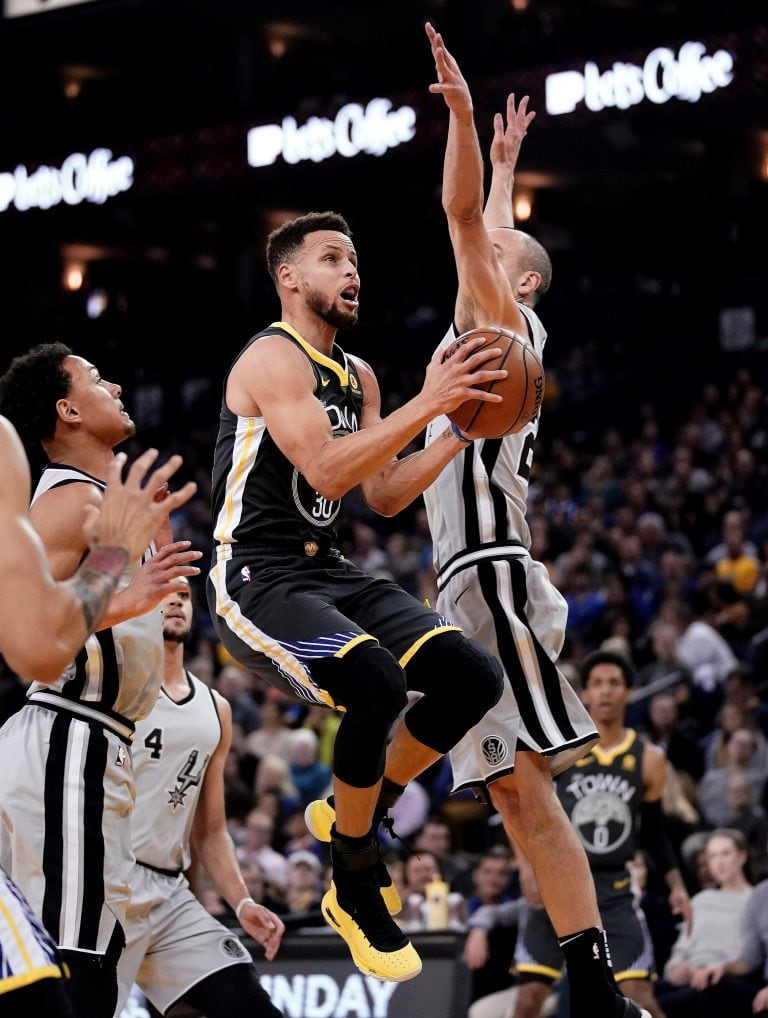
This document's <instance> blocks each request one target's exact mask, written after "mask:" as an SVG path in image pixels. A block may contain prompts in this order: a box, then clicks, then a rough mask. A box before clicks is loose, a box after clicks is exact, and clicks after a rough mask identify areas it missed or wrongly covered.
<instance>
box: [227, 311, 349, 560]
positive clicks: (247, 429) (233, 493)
mask: <svg viewBox="0 0 768 1018" xmlns="http://www.w3.org/2000/svg"><path fill="white" fill-rule="evenodd" d="M275 335H278V336H285V337H286V339H289V340H290V341H291V342H292V343H294V344H295V345H296V346H297V347H298V348H299V349H300V350H301V351H302V352H303V353H304V354H305V355H306V357H307V358H308V360H309V362H310V364H311V366H312V370H313V372H314V375H315V396H316V397H317V399H318V400H320V402H321V403H322V405H323V408H324V410H325V412H326V414H327V415H328V419H329V421H330V422H331V428H332V429H333V434H334V437H338V436H341V435H348V434H350V433H352V432H354V431H357V430H358V429H359V427H360V414H361V411H362V406H363V390H362V385H361V382H360V376H359V375H358V373H357V370H356V368H355V366H354V364H353V362H352V361H351V359H349V358H348V357H347V356H346V354H345V353H344V351H343V350H341V349H340V348H339V347H338V346H334V348H333V357H326V356H325V355H324V354H322V353H320V351H318V350H315V349H314V347H312V346H311V345H310V344H309V343H307V342H306V340H304V339H302V337H301V336H300V335H299V334H298V332H296V331H295V330H294V329H292V328H291V326H290V325H288V324H287V323H286V322H275V323H274V324H272V325H270V326H269V328H267V329H264V331H263V332H260V333H259V334H258V335H257V336H254V337H253V338H252V339H251V340H250V341H249V343H248V344H247V345H246V346H245V348H244V350H247V349H248V347H249V346H251V344H252V343H256V342H258V341H259V340H260V339H263V338H264V336H275ZM243 352H244V351H241V353H240V354H239V355H238V359H239V357H240V356H242V353H243ZM235 363H236V361H235ZM233 366H234V364H233ZM231 370H232V368H230V372H231ZM228 377H229V372H228V373H227V378H228ZM226 386H227V379H226V378H225V380H224V396H223V398H222V404H221V416H220V419H219V434H218V438H217V441H216V448H215V451H214V457H213V490H212V503H213V519H214V539H215V541H216V543H217V545H218V553H219V556H220V557H221V556H222V555H223V557H224V558H229V557H230V555H231V554H232V552H233V550H234V548H235V546H236V545H240V546H241V547H242V548H254V547H257V548H264V547H274V548H278V549H280V548H285V549H293V548H295V547H296V545H297V543H299V542H312V541H314V542H317V543H318V544H326V545H327V544H329V543H333V542H334V541H335V539H336V533H335V531H334V529H333V523H334V521H335V519H336V517H337V516H338V513H339V509H340V508H341V500H340V499H336V500H333V501H331V500H329V499H326V498H324V497H323V496H322V495H321V494H320V493H319V492H317V491H315V490H314V488H312V487H311V486H310V485H309V484H308V482H307V480H306V479H305V477H304V476H303V475H302V474H301V473H299V471H298V470H297V469H296V468H295V467H294V466H293V464H292V463H291V462H290V460H288V458H287V457H286V456H284V455H283V453H282V452H281V451H280V449H279V448H278V447H277V445H276V444H275V442H274V440H273V439H272V436H271V435H270V434H269V431H268V430H267V427H266V423H265V421H264V418H263V417H239V416H238V415H237V414H234V413H232V411H231V410H230V409H229V407H228V406H227V404H226Z"/></svg>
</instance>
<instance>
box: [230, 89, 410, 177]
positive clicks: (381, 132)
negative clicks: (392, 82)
mask: <svg viewBox="0 0 768 1018" xmlns="http://www.w3.org/2000/svg"><path fill="white" fill-rule="evenodd" d="M415 124H416V111H415V110H414V109H413V107H411V106H401V107H400V108H399V109H396V110H394V109H392V103H391V102H390V101H389V99H372V100H371V101H370V102H369V103H368V105H367V106H361V105H360V104H359V103H347V104H346V105H345V106H342V107H341V109H340V110H339V112H338V113H337V114H336V116H335V118H334V119H333V120H329V119H328V118H327V117H310V118H309V120H308V121H307V122H306V123H305V124H302V125H301V126H299V125H298V123H297V122H296V120H295V118H294V117H283V120H282V123H280V124H265V125H264V126H262V127H253V128H251V130H250V131H249V132H248V163H249V164H250V165H251V166H271V165H272V163H274V162H275V160H276V159H278V158H279V157H282V158H283V159H284V160H285V162H287V163H300V162H304V161H305V160H307V159H310V160H311V161H312V162H313V163H320V162H322V161H323V160H324V159H330V157H331V156H335V155H340V156H344V157H345V158H347V159H350V158H352V156H356V155H359V154H360V153H361V152H366V153H367V154H368V155H373V156H381V155H383V154H384V153H385V152H386V151H387V149H390V148H395V147H396V146H397V145H402V144H403V142H406V141H410V140H411V138H413V136H414V135H415V133H416V127H415Z"/></svg>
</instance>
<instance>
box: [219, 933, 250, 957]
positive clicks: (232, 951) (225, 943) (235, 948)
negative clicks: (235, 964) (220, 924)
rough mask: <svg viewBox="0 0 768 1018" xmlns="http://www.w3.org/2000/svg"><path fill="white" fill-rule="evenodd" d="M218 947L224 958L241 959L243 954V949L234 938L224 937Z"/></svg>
mask: <svg viewBox="0 0 768 1018" xmlns="http://www.w3.org/2000/svg"><path fill="white" fill-rule="evenodd" d="M220 947H221V953H222V954H223V955H224V957H225V958H242V957H243V955H244V954H245V948H244V947H243V945H242V944H241V943H240V941H239V940H238V939H237V938H236V937H225V938H224V939H223V940H222V942H221V944H220Z"/></svg>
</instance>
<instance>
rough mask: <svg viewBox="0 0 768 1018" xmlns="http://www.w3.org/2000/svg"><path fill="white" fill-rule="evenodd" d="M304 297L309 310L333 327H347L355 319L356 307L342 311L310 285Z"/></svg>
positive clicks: (352, 323) (353, 322)
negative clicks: (352, 309)
mask: <svg viewBox="0 0 768 1018" xmlns="http://www.w3.org/2000/svg"><path fill="white" fill-rule="evenodd" d="M304 299H305V300H306V304H307V307H308V308H309V310H310V311H312V312H313V313H314V314H316V315H317V316H318V318H322V320H323V321H324V322H327V323H328V325H331V326H333V328H334V329H348V328H349V327H350V326H352V325H354V324H355V322H356V321H357V308H355V310H354V311H343V310H342V309H341V308H337V307H336V305H335V303H334V302H333V301H329V300H327V299H326V298H325V297H324V296H323V295H322V294H321V293H320V291H319V290H313V289H312V288H311V287H310V288H309V289H308V290H307V291H306V294H305V298H304Z"/></svg>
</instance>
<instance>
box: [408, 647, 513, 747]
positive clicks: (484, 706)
mask: <svg viewBox="0 0 768 1018" xmlns="http://www.w3.org/2000/svg"><path fill="white" fill-rule="evenodd" d="M406 676H407V679H408V688H409V689H416V690H419V691H420V692H423V693H424V696H423V697H422V698H421V700H418V701H417V702H416V703H415V704H414V705H413V706H412V707H411V709H410V710H409V711H408V713H407V714H406V724H407V726H408V730H409V731H410V733H411V735H412V736H413V737H414V738H415V739H417V740H418V741H419V742H422V743H424V745H425V746H429V747H430V749H433V750H435V751H436V752H438V753H447V752H448V750H449V749H452V747H453V746H455V745H456V743H457V742H458V741H459V739H461V738H462V736H464V735H465V734H466V733H467V732H468V731H469V729H470V728H472V727H473V726H474V725H476V724H477V722H478V721H479V720H480V718H482V717H483V715H484V714H486V713H487V712H488V711H489V710H490V709H491V707H493V705H494V704H495V703H496V702H497V701H498V699H499V697H500V696H501V691H502V682H503V673H502V670H501V666H500V665H499V663H498V662H497V661H496V659H495V658H493V657H491V655H490V654H487V653H486V652H485V651H484V650H483V649H482V647H480V646H478V644H476V643H473V642H472V641H471V640H468V639H467V638H466V637H464V636H462V635H461V634H460V633H456V632H452V631H451V632H447V633H440V634H439V635H438V636H434V637H432V639H431V640H427V642H426V643H425V644H424V646H423V647H421V648H420V650H419V652H418V653H417V654H416V655H415V656H414V658H413V660H412V661H411V662H410V663H409V664H408V667H407V669H406Z"/></svg>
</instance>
